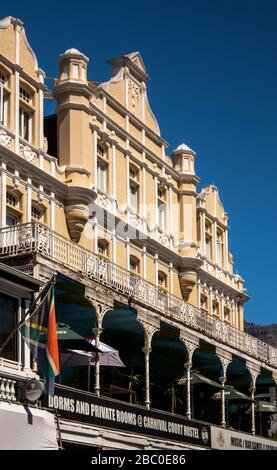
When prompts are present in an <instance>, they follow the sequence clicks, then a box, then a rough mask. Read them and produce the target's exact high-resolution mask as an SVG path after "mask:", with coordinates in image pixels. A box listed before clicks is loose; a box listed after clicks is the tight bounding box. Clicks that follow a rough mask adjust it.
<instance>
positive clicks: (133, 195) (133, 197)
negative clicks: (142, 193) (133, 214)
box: [130, 184, 138, 211]
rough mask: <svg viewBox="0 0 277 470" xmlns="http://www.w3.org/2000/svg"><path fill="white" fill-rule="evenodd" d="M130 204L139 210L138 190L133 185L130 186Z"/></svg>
mask: <svg viewBox="0 0 277 470" xmlns="http://www.w3.org/2000/svg"><path fill="white" fill-rule="evenodd" d="M130 204H131V207H132V208H133V209H134V210H135V211H137V209H138V189H137V187H136V186H134V185H133V184H131V185H130Z"/></svg>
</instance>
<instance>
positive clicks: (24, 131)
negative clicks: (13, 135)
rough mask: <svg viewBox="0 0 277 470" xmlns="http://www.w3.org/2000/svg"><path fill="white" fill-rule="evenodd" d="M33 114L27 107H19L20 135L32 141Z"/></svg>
mask: <svg viewBox="0 0 277 470" xmlns="http://www.w3.org/2000/svg"><path fill="white" fill-rule="evenodd" d="M31 123H32V119H31V115H30V113H28V112H27V111H25V109H23V108H19V136H20V137H21V138H22V139H25V140H27V141H28V142H31V138H32V136H31V130H32V129H31Z"/></svg>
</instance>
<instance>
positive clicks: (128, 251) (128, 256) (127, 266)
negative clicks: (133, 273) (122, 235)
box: [126, 238, 130, 271]
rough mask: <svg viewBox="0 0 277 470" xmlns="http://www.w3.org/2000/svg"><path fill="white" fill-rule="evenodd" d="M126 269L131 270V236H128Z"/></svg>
mask: <svg viewBox="0 0 277 470" xmlns="http://www.w3.org/2000/svg"><path fill="white" fill-rule="evenodd" d="M126 269H128V271H130V238H126Z"/></svg>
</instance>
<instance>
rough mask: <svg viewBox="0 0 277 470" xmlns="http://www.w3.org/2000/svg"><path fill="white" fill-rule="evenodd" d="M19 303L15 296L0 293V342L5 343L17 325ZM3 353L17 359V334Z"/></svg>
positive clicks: (7, 356) (6, 356)
mask: <svg viewBox="0 0 277 470" xmlns="http://www.w3.org/2000/svg"><path fill="white" fill-rule="evenodd" d="M17 304H18V302H17V300H16V299H14V298H13V297H10V296H9V295H6V294H2V293H0V312H1V322H0V344H3V342H4V341H5V340H6V339H7V337H8V335H9V334H10V333H11V331H12V330H13V329H14V327H15V325H16V321H17ZM1 355H2V356H3V357H5V358H6V359H10V360H13V361H15V360H16V335H14V336H13V338H11V339H10V341H9V342H8V344H7V345H6V347H5V349H4V350H3V352H2V353H1Z"/></svg>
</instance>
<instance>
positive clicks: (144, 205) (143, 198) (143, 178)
mask: <svg viewBox="0 0 277 470" xmlns="http://www.w3.org/2000/svg"><path fill="white" fill-rule="evenodd" d="M142 217H143V218H144V221H143V229H144V230H145V231H146V230H147V220H146V217H147V212H146V171H145V167H144V166H143V167H142Z"/></svg>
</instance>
